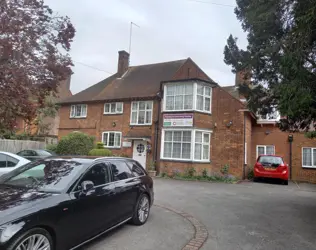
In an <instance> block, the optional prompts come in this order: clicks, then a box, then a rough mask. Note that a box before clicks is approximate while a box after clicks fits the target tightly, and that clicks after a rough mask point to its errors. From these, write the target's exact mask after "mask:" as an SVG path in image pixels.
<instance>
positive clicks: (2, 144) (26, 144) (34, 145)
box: [0, 139, 46, 153]
mask: <svg viewBox="0 0 316 250" xmlns="http://www.w3.org/2000/svg"><path fill="white" fill-rule="evenodd" d="M45 147H46V143H45V142H44V141H26V140H25V141H24V140H6V139H0V151H5V152H10V153H17V152H19V151H21V150H24V149H45Z"/></svg>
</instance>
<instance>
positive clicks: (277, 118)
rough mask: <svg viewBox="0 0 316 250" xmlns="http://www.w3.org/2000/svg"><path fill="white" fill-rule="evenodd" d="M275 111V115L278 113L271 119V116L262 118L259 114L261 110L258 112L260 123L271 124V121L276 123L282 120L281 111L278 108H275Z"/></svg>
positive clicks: (258, 121)
mask: <svg viewBox="0 0 316 250" xmlns="http://www.w3.org/2000/svg"><path fill="white" fill-rule="evenodd" d="M273 113H275V115H276V118H275V119H270V118H268V119H264V118H262V116H261V115H259V112H258V113H257V117H258V119H257V123H258V124H269V123H276V122H278V121H280V119H281V115H280V113H279V111H278V110H277V109H276V108H274V110H273ZM267 116H269V114H267Z"/></svg>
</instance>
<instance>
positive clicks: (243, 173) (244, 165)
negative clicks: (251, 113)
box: [242, 112, 246, 179]
mask: <svg viewBox="0 0 316 250" xmlns="http://www.w3.org/2000/svg"><path fill="white" fill-rule="evenodd" d="M245 152H246V114H245V112H244V157H243V158H244V163H243V169H242V178H243V179H245V178H246V164H245V162H246V159H245V157H246V155H245Z"/></svg>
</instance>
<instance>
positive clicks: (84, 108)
mask: <svg viewBox="0 0 316 250" xmlns="http://www.w3.org/2000/svg"><path fill="white" fill-rule="evenodd" d="M86 115H87V105H82V111H81V116H86Z"/></svg>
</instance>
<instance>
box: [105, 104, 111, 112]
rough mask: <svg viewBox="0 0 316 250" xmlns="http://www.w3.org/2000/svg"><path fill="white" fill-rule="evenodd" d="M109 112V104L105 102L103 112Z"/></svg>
mask: <svg viewBox="0 0 316 250" xmlns="http://www.w3.org/2000/svg"><path fill="white" fill-rule="evenodd" d="M109 112H110V104H108V103H106V104H104V113H109Z"/></svg>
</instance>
